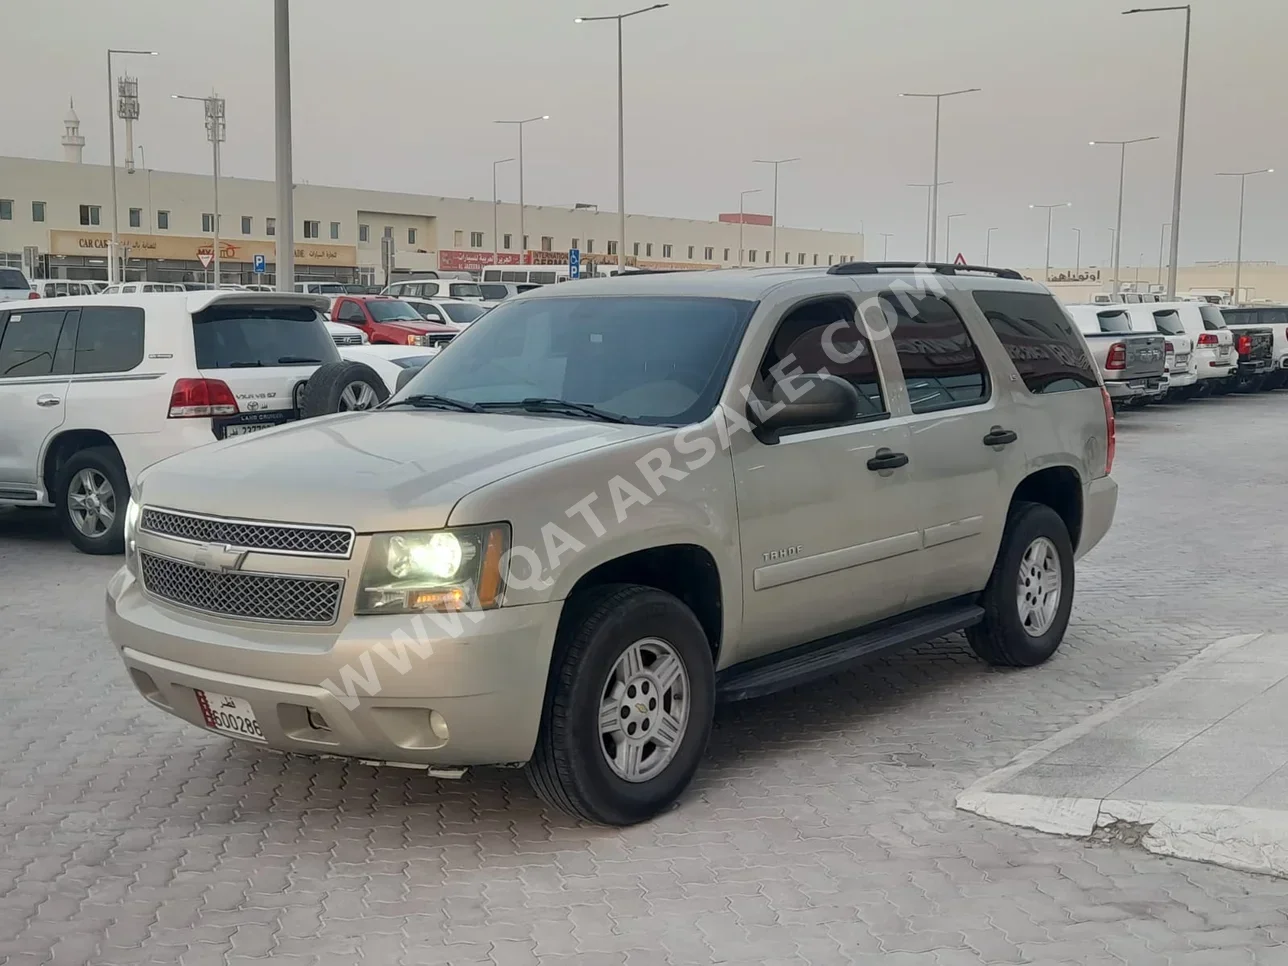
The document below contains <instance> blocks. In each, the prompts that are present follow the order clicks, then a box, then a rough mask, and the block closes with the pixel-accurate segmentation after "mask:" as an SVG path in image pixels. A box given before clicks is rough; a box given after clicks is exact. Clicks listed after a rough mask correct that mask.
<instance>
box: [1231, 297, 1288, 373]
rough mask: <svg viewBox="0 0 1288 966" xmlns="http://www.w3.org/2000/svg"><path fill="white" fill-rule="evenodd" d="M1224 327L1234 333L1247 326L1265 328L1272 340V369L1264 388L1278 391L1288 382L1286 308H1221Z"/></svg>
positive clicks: (1256, 306)
mask: <svg viewBox="0 0 1288 966" xmlns="http://www.w3.org/2000/svg"><path fill="white" fill-rule="evenodd" d="M1218 311H1220V312H1221V314H1222V316H1223V317H1224V318H1225V322H1226V325H1227V326H1229V327H1230V328H1231V329H1233V330H1235V331H1240V330H1242V329H1245V328H1247V327H1248V326H1254V327H1258V328H1260V327H1263V326H1264V327H1266V328H1269V329H1270V334H1271V335H1272V336H1273V338H1274V349H1273V358H1274V367H1273V371H1272V372H1270V373H1269V374H1268V375H1267V376H1266V381H1265V383H1264V388H1266V389H1280V388H1282V387H1283V386H1284V384H1285V382H1288V306H1283V305H1238V306H1228V307H1225V308H1221V309H1219V310H1218Z"/></svg>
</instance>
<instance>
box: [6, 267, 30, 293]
mask: <svg viewBox="0 0 1288 966" xmlns="http://www.w3.org/2000/svg"><path fill="white" fill-rule="evenodd" d="M29 287H30V286H28V285H27V279H26V277H24V276H23V274H22V272H19V271H16V270H14V269H12V268H0V288H20V289H27V288H29Z"/></svg>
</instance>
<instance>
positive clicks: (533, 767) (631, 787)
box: [527, 584, 715, 825]
mask: <svg viewBox="0 0 1288 966" xmlns="http://www.w3.org/2000/svg"><path fill="white" fill-rule="evenodd" d="M567 606H568V610H567V612H566V613H565V615H564V619H563V620H562V621H561V622H560V627H559V635H558V638H557V640H556V643H555V656H554V661H553V664H552V667H551V671H550V683H549V686H548V692H547V697H546V707H545V712H544V714H543V715H542V721H541V728H540V732H539V734H538V736H537V745H536V749H535V751H534V752H533V756H532V760H531V761H529V762H528V765H527V773H528V780H529V781H530V782H531V783H532V787H533V789H534V790H535V791H536V793H537V794H538V795H539V796H540V797H541V798H542V799H543V800H544V801H546V802H547V803H548V804H550V805H554V806H556V807H557V808H560V809H562V810H563V811H565V812H569V813H570V814H572V815H574V816H577V817H578V818H582V819H585V820H587V821H590V822H596V823H598V824H601V825H634V824H636V823H637V822H643V821H645V820H646V819H649V818H651V817H653V816H654V815H656V814H657V813H658V812H660V811H662V810H663V809H664V808H666V807H667V806H669V805H670V804H671V803H672V802H674V801H675V800H676V799H677V798H678V797H679V796H680V794H681V793H682V792H683V791H684V789H685V788H686V787H687V786H688V784H689V782H690V780H691V779H692V778H693V775H694V773H695V772H696V771H697V769H698V765H699V763H700V762H701V759H702V754H703V751H704V750H705V749H706V746H707V739H708V738H709V737H710V735H711V723H712V719H713V715H714V708H715V669H714V665H713V662H712V654H711V645H710V643H709V642H708V640H707V636H706V634H705V632H704V631H703V629H702V625H701V624H699V623H698V619H697V618H696V617H695V616H694V615H693V612H692V611H691V610H689V608H688V607H686V606H685V605H684V604H683V603H682V602H681V601H680V600H678V599H677V598H675V597H673V596H672V595H671V594H668V593H665V592H663V591H660V590H656V589H654V588H652V587H642V586H639V585H637V584H612V585H607V586H604V587H596V588H593V589H592V590H590V591H587V592H585V594H583V595H579V596H578V597H577V598H574V599H572V600H570V601H569V603H568V605H567Z"/></svg>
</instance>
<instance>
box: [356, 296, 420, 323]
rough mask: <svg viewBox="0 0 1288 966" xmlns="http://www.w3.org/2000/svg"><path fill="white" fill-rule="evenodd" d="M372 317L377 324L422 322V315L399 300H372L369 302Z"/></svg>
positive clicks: (368, 307)
mask: <svg viewBox="0 0 1288 966" xmlns="http://www.w3.org/2000/svg"><path fill="white" fill-rule="evenodd" d="M367 309H368V311H370V312H371V317H372V318H373V319H375V320H376V321H377V322H420V321H421V317H420V313H419V312H417V311H416V310H415V309H413V308H412V307H411V306H410V305H408V304H407V303H406V302H403V301H400V300H399V299H371V300H370V301H369V302H367Z"/></svg>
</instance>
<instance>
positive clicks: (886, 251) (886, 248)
mask: <svg viewBox="0 0 1288 966" xmlns="http://www.w3.org/2000/svg"><path fill="white" fill-rule="evenodd" d="M893 237H894V232H892V231H883V232H882V233H881V238H882V240H883V241H884V243H885V244H884V245H883V246H882V249H881V261H883V262H888V261H890V239H891V238H893Z"/></svg>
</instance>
